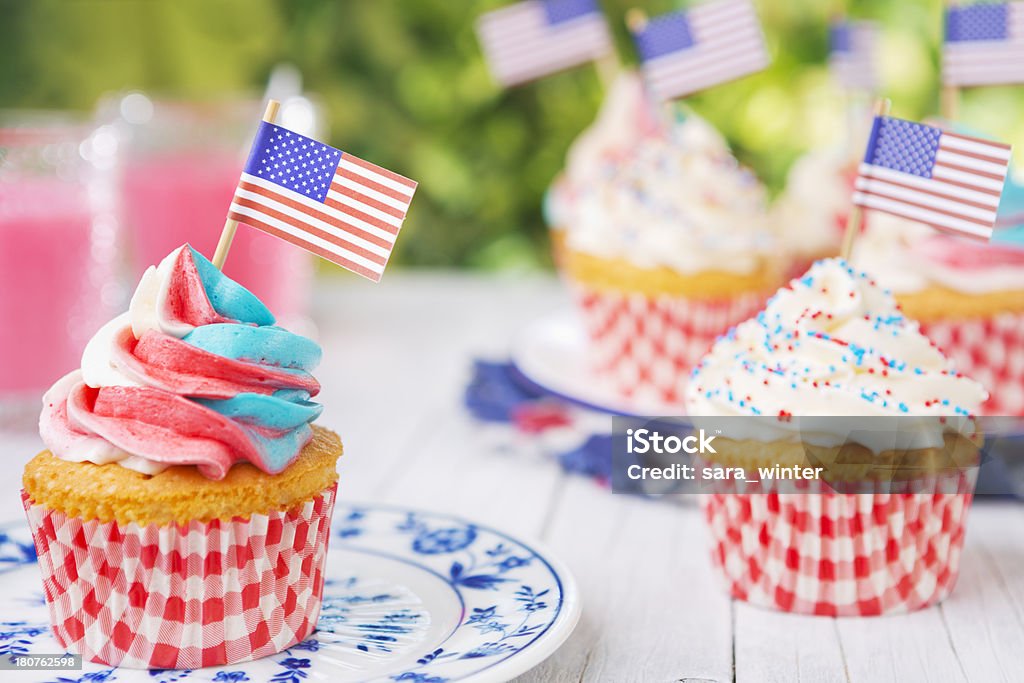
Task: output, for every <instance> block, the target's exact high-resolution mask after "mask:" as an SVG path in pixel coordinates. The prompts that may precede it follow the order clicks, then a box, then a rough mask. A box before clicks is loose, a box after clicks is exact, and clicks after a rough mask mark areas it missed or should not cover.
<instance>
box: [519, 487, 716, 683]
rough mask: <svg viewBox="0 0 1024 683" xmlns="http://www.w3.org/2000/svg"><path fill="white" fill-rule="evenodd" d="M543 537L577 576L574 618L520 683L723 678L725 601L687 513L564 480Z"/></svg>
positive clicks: (692, 515) (692, 512) (693, 516)
mask: <svg viewBox="0 0 1024 683" xmlns="http://www.w3.org/2000/svg"><path fill="white" fill-rule="evenodd" d="M545 540H546V541H547V542H548V545H549V546H550V547H551V548H552V550H553V551H554V552H555V553H557V554H558V556H559V557H561V558H562V559H563V560H564V561H565V562H566V563H568V564H569V567H570V569H571V570H572V571H573V572H574V573H575V575H576V577H577V580H578V582H579V586H580V591H581V594H582V596H583V617H582V619H581V622H580V625H579V627H578V628H577V630H576V632H575V633H574V634H573V636H572V637H571V638H570V639H569V640H568V642H567V643H566V644H565V646H563V648H562V649H561V650H559V651H558V652H557V653H556V654H555V655H554V656H553V657H551V658H550V659H549V660H548V661H546V662H545V663H543V664H542V665H540V666H539V667H537V668H536V669H535V670H534V671H532V672H530V673H529V674H527V675H526V676H523V677H522V678H521V680H522V681H563V680H584V681H670V680H672V681H674V680H680V679H695V680H708V681H729V680H732V636H731V631H732V626H731V617H730V611H729V599H728V597H727V596H726V595H725V594H724V593H722V592H721V591H719V590H718V589H717V587H712V586H711V567H710V564H709V562H708V558H707V555H706V551H705V548H706V539H705V537H704V535H703V526H702V525H701V522H700V519H699V515H698V514H697V510H696V508H695V507H687V508H680V507H679V506H675V505H670V504H665V503H663V502H653V501H648V500H643V499H639V498H635V497H630V496H623V495H613V494H611V493H610V492H609V491H607V490H605V489H602V488H600V487H598V486H597V485H595V484H593V483H591V482H588V481H586V480H584V479H582V478H578V477H572V478H570V479H569V480H568V482H567V486H566V487H565V490H564V493H563V497H562V500H561V501H560V503H559V506H558V509H557V511H556V515H555V518H554V520H553V523H552V527H551V529H550V532H549V533H548V534H547V536H546V537H545Z"/></svg>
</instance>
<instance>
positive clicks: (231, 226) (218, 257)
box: [213, 100, 281, 270]
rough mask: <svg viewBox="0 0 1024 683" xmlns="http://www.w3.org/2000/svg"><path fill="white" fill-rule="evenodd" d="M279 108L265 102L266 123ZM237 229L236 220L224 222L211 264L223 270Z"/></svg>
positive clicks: (270, 102) (272, 103) (264, 115)
mask: <svg viewBox="0 0 1024 683" xmlns="http://www.w3.org/2000/svg"><path fill="white" fill-rule="evenodd" d="M280 108H281V103H280V102H278V101H277V100H270V101H269V102H267V109H266V111H264V112H263V120H264V121H266V122H267V123H273V122H274V119H276V118H277V110H278V109H280ZM237 230H238V221H236V220H232V219H231V218H229V219H228V220H227V221H226V222H225V223H224V229H223V230H222V231H221V233H220V239H219V240H218V241H217V250H216V251H215V252H214V253H213V265H215V266H217V268H219V269H221V270H223V269H224V262H225V261H227V260H228V251H229V250H230V249H231V242H233V241H234V239H235V231H237Z"/></svg>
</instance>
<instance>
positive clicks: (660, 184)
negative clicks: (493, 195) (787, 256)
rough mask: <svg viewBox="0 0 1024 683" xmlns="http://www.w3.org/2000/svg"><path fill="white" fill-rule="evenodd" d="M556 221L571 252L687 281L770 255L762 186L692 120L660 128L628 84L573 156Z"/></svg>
mask: <svg viewBox="0 0 1024 683" xmlns="http://www.w3.org/2000/svg"><path fill="white" fill-rule="evenodd" d="M557 188H558V189H557V192H558V193H559V198H558V201H552V202H551V206H555V207H557V208H558V211H557V212H556V214H557V215H556V216H553V217H552V219H553V220H555V221H556V222H560V223H564V224H565V226H566V228H567V244H568V247H569V249H570V250H572V251H578V252H582V253H585V254H589V255H593V256H598V257H602V258H611V259H617V258H622V259H625V260H627V261H629V262H630V263H631V264H633V265H636V266H639V267H642V268H657V267H661V266H664V267H668V268H670V269H672V270H675V271H677V272H680V273H683V274H696V273H699V272H701V271H705V270H721V271H728V272H736V273H750V272H753V271H755V270H757V269H758V268H759V267H760V266H761V264H762V261H763V260H764V258H765V257H767V255H768V254H769V253H770V251H771V249H772V247H773V245H774V241H773V238H772V236H771V234H770V231H769V227H768V221H767V214H766V208H765V207H766V199H765V191H764V188H763V186H762V185H761V184H760V182H758V180H757V178H756V177H755V176H754V175H753V173H751V172H750V171H749V170H747V169H744V168H742V167H741V166H740V165H739V163H738V162H737V161H736V159H735V158H734V157H733V156H732V154H731V153H730V152H729V148H728V146H727V145H726V143H725V141H724V140H723V138H722V137H721V135H719V134H718V133H717V131H715V130H714V129H713V128H712V127H711V126H710V125H709V124H707V123H706V122H705V121H704V120H702V119H700V118H699V117H698V116H696V115H695V114H692V113H686V114H680V115H679V116H678V117H677V118H676V119H675V120H674V121H672V122H670V123H667V122H664V121H660V120H659V119H658V117H657V115H656V109H654V108H653V106H652V104H651V103H650V101H649V99H648V98H647V97H646V95H645V93H644V89H643V86H642V84H641V82H640V80H639V78H638V77H637V76H636V75H635V74H626V75H624V76H621V77H620V79H619V81H618V82H617V83H616V84H615V87H613V88H612V90H611V92H610V94H609V97H608V100H607V101H606V102H605V105H604V107H603V108H602V110H601V114H600V115H599V116H598V118H597V121H596V122H595V123H594V125H593V126H592V127H591V128H590V129H588V130H587V131H586V132H584V133H583V134H582V135H581V136H580V138H579V139H578V140H577V141H576V142H575V143H574V144H573V146H572V148H571V149H570V151H569V155H568V161H567V165H566V169H565V173H564V175H563V176H562V179H561V180H560V181H559V183H558V185H557Z"/></svg>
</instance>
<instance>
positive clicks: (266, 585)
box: [22, 246, 341, 669]
mask: <svg viewBox="0 0 1024 683" xmlns="http://www.w3.org/2000/svg"><path fill="white" fill-rule="evenodd" d="M319 360H320V348H319V347H318V346H317V345H316V344H315V343H314V342H312V341H310V340H309V339H306V338H304V337H301V336H298V335H295V334H292V333H290V332H288V331H286V330H284V329H281V328H279V327H276V326H274V318H273V316H272V315H271V314H270V312H269V311H268V310H267V309H266V307H264V306H263V304H262V303H261V302H260V301H259V300H258V299H257V298H256V297H254V296H253V295H252V294H250V293H249V292H248V291H247V290H245V289H244V288H242V287H241V286H240V285H238V284H236V283H235V282H233V281H231V280H230V279H228V278H227V277H225V276H224V275H223V274H221V272H220V271H219V270H218V269H217V268H215V267H214V266H213V265H212V264H211V263H210V262H209V261H207V260H206V259H205V258H203V257H202V256H201V255H199V254H198V253H196V252H195V251H193V250H192V249H191V248H189V247H187V246H185V247H182V248H180V249H177V250H175V251H174V252H173V253H172V254H171V255H170V256H168V257H167V258H166V259H165V260H164V261H163V262H162V263H161V264H160V265H159V267H154V268H150V269H149V270H148V271H147V272H146V273H145V275H144V276H143V278H142V281H141V282H140V284H139V286H138V289H137V290H136V292H135V295H134V297H133V298H132V302H131V306H130V309H129V311H128V312H127V313H125V314H123V315H121V316H119V317H117V318H115V319H114V320H112V321H111V322H110V323H108V324H107V325H106V326H104V327H103V328H102V329H101V330H100V331H99V332H98V333H97V334H96V335H95V337H93V339H92V340H91V341H90V342H89V344H88V346H87V348H86V350H85V353H84V354H83V357H82V366H81V369H79V370H76V371H74V372H72V373H71V374H69V375H67V376H66V377H64V378H62V379H60V380H58V381H57V383H56V384H54V385H53V387H52V388H51V389H50V391H49V392H48V393H47V394H46V396H45V397H44V399H43V411H42V414H41V416H40V434H41V435H42V437H43V441H44V443H45V444H46V446H47V449H48V450H46V451H43V452H42V453H40V454H39V455H37V456H36V457H35V458H34V459H33V460H32V461H30V462H29V464H28V465H27V466H26V468H25V472H24V477H23V485H24V490H23V493H22V496H23V500H24V504H25V509H26V512H27V514H28V519H29V524H30V526H31V528H32V533H33V537H34V539H35V544H36V549H37V551H38V555H39V564H40V568H41V569H42V572H43V587H44V593H45V595H46V601H47V604H48V605H49V608H50V616H51V620H52V624H53V630H54V634H55V636H56V637H57V640H58V642H59V643H60V644H61V646H62V647H65V648H67V649H68V650H70V651H72V652H77V653H80V654H82V655H83V656H84V657H85V658H86V659H88V660H92V661H96V662H101V663H104V664H109V665H119V666H128V667H136V668H178V669H192V668H198V667H204V666H216V665H225V664H232V663H235V662H241V661H245V660H249V659H253V658H257V657H262V656H265V655H269V654H273V653H275V652H279V651H281V650H283V649H285V648H288V647H290V646H291V645H293V644H295V643H297V642H299V641H301V640H302V639H304V638H306V637H307V636H308V635H309V634H310V633H312V631H313V629H314V628H315V626H316V620H317V616H318V614H319V611H320V603H321V596H322V592H323V567H324V560H325V557H326V552H327V541H328V528H329V526H330V516H331V511H332V508H333V504H334V497H335V491H336V487H337V472H336V469H335V465H336V461H337V459H338V457H339V455H340V454H341V442H340V441H339V440H338V437H337V436H336V435H335V434H333V433H332V432H330V431H328V430H326V429H322V428H319V427H313V426H312V425H311V423H312V422H313V420H315V419H316V417H317V416H318V415H319V414H320V412H321V407H320V406H319V405H318V404H316V403H313V402H312V401H311V400H310V399H311V397H313V396H315V395H316V394H317V393H318V391H319V389H320V385H319V383H318V382H317V381H316V379H315V378H314V377H313V376H312V375H311V374H310V371H312V369H313V368H314V367H315V366H316V365H317V363H318V362H319Z"/></svg>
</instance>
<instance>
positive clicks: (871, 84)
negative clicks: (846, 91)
mask: <svg viewBox="0 0 1024 683" xmlns="http://www.w3.org/2000/svg"><path fill="white" fill-rule="evenodd" d="M877 40H878V27H877V26H876V25H875V23H874V22H870V21H838V22H835V23H834V24H832V26H831V27H830V29H829V43H830V53H829V58H828V65H829V69H830V70H831V71H832V75H833V76H834V77H835V79H836V80H837V81H839V82H840V83H842V84H843V86H844V87H846V88H850V89H851V90H867V91H873V90H876V89H877V87H878V73H877V69H876V66H875V47H876V45H877Z"/></svg>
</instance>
